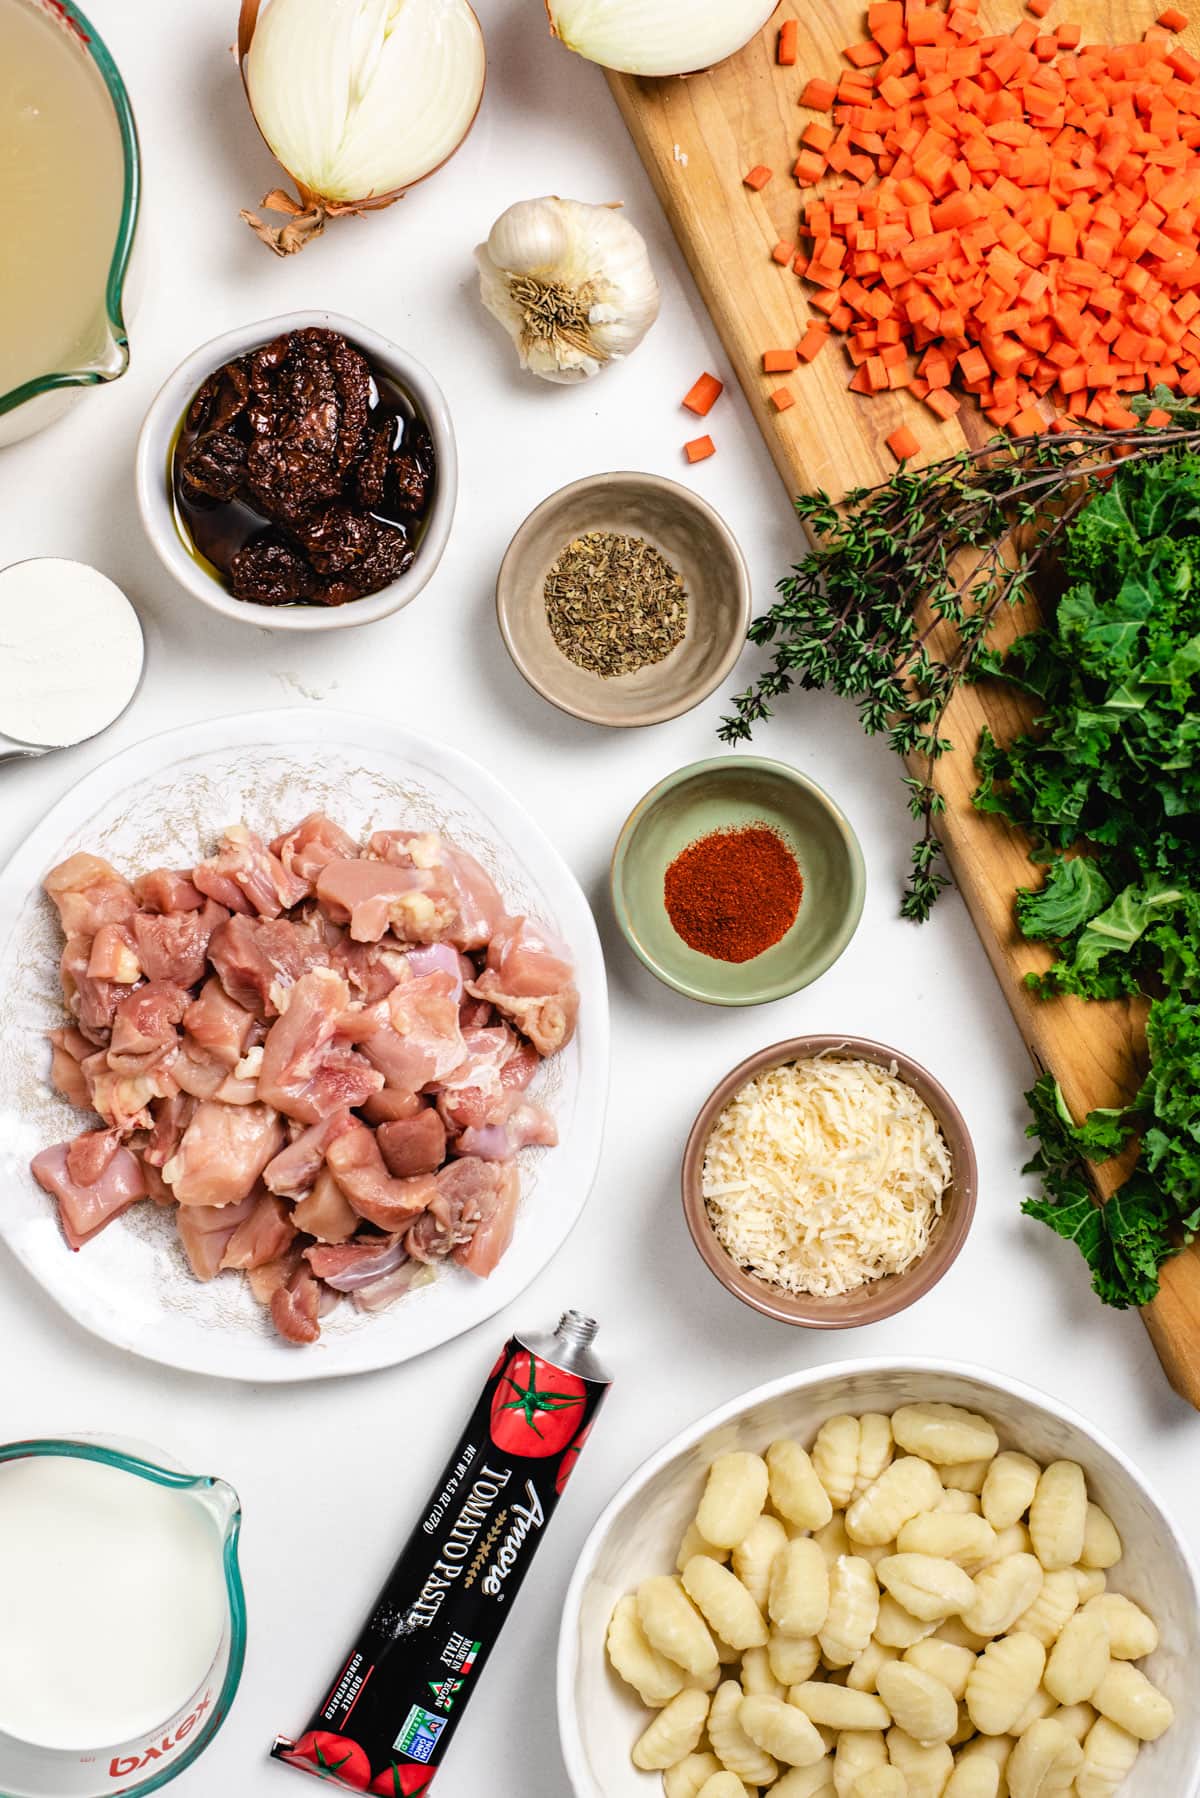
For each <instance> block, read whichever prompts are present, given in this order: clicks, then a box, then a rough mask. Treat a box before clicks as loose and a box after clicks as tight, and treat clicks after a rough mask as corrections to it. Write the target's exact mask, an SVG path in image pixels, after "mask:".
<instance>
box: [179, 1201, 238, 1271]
mask: <svg viewBox="0 0 1200 1798" xmlns="http://www.w3.org/2000/svg"><path fill="white" fill-rule="evenodd" d="M257 1205H258V1197H257V1194H255V1193H249V1194H248V1195H247V1197H246V1198H244V1199H242V1200H240V1201H239V1202H238V1204H236V1205H180V1206H179V1208H178V1210H177V1211H176V1213H175V1228H176V1229H177V1230H178V1232H179V1241H180V1243H181V1245H182V1247H183V1252H184V1254H185V1255H186V1256H187V1259H188V1266H189V1267H190V1268H191V1270H192V1272H193V1273H194V1274H195V1276H196V1278H197V1279H198V1280H215V1279H216V1277H217V1275H218V1274H219V1273H220V1271H221V1266H222V1263H223V1260H224V1255H225V1250H226V1249H227V1248H228V1247H229V1244H230V1242H231V1240H232V1239H233V1237H234V1235H235V1234H236V1232H237V1230H238V1227H239V1225H241V1224H243V1223H245V1222H246V1220H247V1218H249V1217H251V1216H253V1214H254V1210H255V1208H256V1206H257Z"/></svg>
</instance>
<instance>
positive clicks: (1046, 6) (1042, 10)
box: [1025, 0, 1054, 19]
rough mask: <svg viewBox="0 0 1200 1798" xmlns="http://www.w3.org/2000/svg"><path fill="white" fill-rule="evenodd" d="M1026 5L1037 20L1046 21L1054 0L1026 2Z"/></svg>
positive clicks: (1028, 0)
mask: <svg viewBox="0 0 1200 1798" xmlns="http://www.w3.org/2000/svg"><path fill="white" fill-rule="evenodd" d="M1025 4H1026V6H1027V7H1028V8H1029V10H1030V12H1031V13H1032V14H1033V16H1034V18H1035V19H1044V18H1045V16H1046V14H1047V13H1048V12H1049V11H1050V8H1051V7H1052V6H1053V5H1054V0H1025Z"/></svg>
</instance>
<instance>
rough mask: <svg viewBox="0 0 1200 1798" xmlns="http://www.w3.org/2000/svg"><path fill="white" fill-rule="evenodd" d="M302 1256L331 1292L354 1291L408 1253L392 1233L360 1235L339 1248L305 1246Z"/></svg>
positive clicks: (392, 1268) (398, 1263)
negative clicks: (306, 1247) (385, 1234)
mask: <svg viewBox="0 0 1200 1798" xmlns="http://www.w3.org/2000/svg"><path fill="white" fill-rule="evenodd" d="M304 1259H305V1260H306V1261H307V1262H308V1265H309V1266H310V1267H311V1268H312V1271H313V1273H314V1274H316V1275H317V1276H318V1278H320V1279H322V1280H324V1281H326V1282H327V1284H328V1285H330V1286H332V1287H333V1289H334V1291H335V1292H354V1291H355V1290H356V1289H357V1288H358V1287H359V1286H369V1285H370V1283H371V1281H372V1280H379V1279H382V1277H383V1276H384V1274H390V1273H393V1272H394V1271H395V1269H396V1268H398V1267H400V1266H401V1265H402V1264H403V1263H404V1262H405V1261H407V1260H408V1256H407V1255H406V1254H405V1252H404V1249H403V1247H402V1246H401V1239H400V1237H399V1236H398V1235H396V1236H360V1237H359V1238H358V1240H357V1241H356V1242H347V1243H344V1244H343V1245H342V1246H341V1247H340V1248H327V1247H325V1246H324V1245H319V1246H317V1247H316V1248H311V1249H305V1251H304Z"/></svg>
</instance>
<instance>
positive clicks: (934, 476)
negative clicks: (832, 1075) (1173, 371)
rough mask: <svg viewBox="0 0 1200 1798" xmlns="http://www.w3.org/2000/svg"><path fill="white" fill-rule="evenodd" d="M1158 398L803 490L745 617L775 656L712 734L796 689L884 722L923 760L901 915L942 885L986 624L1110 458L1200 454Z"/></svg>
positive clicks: (752, 720) (1182, 414)
mask: <svg viewBox="0 0 1200 1798" xmlns="http://www.w3.org/2000/svg"><path fill="white" fill-rule="evenodd" d="M1152 404H1154V405H1159V406H1162V407H1164V409H1166V410H1168V411H1170V412H1171V414H1172V423H1171V424H1170V425H1165V426H1162V427H1161V428H1158V429H1152V430H1147V429H1144V428H1141V427H1139V428H1137V429H1131V430H1126V431H1100V430H1091V429H1088V428H1084V429H1082V430H1081V431H1079V432H1078V433H1072V434H1069V435H1064V436H1059V437H1054V436H1046V437H1041V436H1034V437H1020V438H1015V439H1007V438H998V439H996V440H995V441H993V442H992V443H989V444H987V445H986V446H985V447H984V448H982V449H978V450H963V451H960V452H959V453H958V454H957V455H954V456H948V457H947V458H946V459H945V460H944V461H941V462H937V463H935V464H933V465H932V466H931V467H929V468H925V469H921V470H919V471H917V472H911V473H910V472H909V471H908V470H906V469H902V470H901V471H900V472H899V473H898V474H895V475H893V476H892V478H891V479H890V480H889V481H886V482H885V483H884V484H883V485H882V486H880V487H874V488H858V489H856V490H855V491H854V492H852V493H850V494H848V495H847V496H846V499H845V500H844V501H843V502H842V504H841V505H835V504H834V503H833V501H832V500H831V499H830V498H829V496H828V495H827V494H825V493H820V492H818V493H815V494H803V495H801V496H800V497H799V498H798V499H797V501H796V510H797V512H798V513H799V515H800V518H801V521H802V522H803V524H804V525H805V527H806V528H807V531H808V535H809V538H810V541H811V542H812V543H813V544H814V547H813V549H812V550H811V551H810V553H809V554H808V555H807V556H806V557H805V558H804V560H803V561H802V562H799V563H798V564H797V565H796V566H795V567H794V568H793V570H792V573H791V574H790V575H789V576H788V577H787V578H786V579H784V580H782V581H780V582H779V593H780V598H779V599H778V600H777V601H776V602H775V604H774V605H773V606H772V607H771V609H770V611H768V612H767V613H765V614H764V616H763V617H761V618H758V619H756V620H755V621H754V623H753V624H752V625H751V627H750V640H751V642H753V643H756V644H759V645H762V646H766V645H768V644H773V645H774V646H775V653H774V656H773V659H772V663H771V666H770V667H769V668H767V669H766V670H765V671H764V672H763V673H762V674H761V675H760V676H759V677H758V679H757V680H756V681H755V682H754V684H753V685H752V686H751V687H749V688H747V690H746V691H745V692H744V693H741V694H739V695H738V696H737V698H736V699H735V701H734V709H733V711H732V713H731V714H730V716H728V717H727V718H725V719H724V721H723V722H722V725H721V728H720V735H721V737H722V739H723V740H724V741H725V742H727V743H736V742H742V741H745V740H746V739H748V738H749V737H750V736H751V735H752V734H753V731H754V727H755V726H756V725H757V724H760V723H763V722H765V721H766V720H767V719H768V718H770V716H771V714H772V710H773V706H774V702H775V701H776V700H777V699H779V698H780V697H781V696H782V695H783V694H785V693H788V692H790V691H791V689H792V688H793V687H800V688H802V689H807V690H810V691H812V690H815V689H820V688H829V689H831V690H832V691H833V692H835V693H838V694H840V695H842V696H843V697H844V698H848V699H853V700H854V701H855V703H856V705H857V706H858V712H859V718H860V720H861V722H862V726H863V729H864V730H865V731H866V732H867V733H868V735H871V736H875V735H878V734H880V733H886V734H887V737H888V741H889V743H890V745H891V747H892V748H893V749H894V750H895V751H896V752H897V754H899V755H901V756H903V757H905V758H906V759H907V760H908V763H909V767H910V769H915V770H916V771H915V772H910V773H909V775H908V776H907V777H906V778H905V783H904V784H905V786H906V787H907V789H908V802H909V806H910V809H911V811H912V814H913V817H914V818H915V819H916V821H917V822H918V824H920V825H921V835H920V837H919V839H918V841H917V842H916V844H915V845H914V848H913V852H912V866H911V870H910V874H909V879H908V886H907V889H906V891H905V894H904V899H903V902H902V905H901V911H902V913H903V915H904V916H905V917H907V918H911V919H914V920H917V921H921V920H924V919H925V918H927V917H928V916H929V912H930V910H931V908H932V906H933V904H934V901H935V900H936V898H937V896H938V893H939V892H940V890H941V889H942V887H944V886H945V885H946V884H947V877H946V875H945V874H944V873H943V872H942V869H941V865H940V863H941V846H940V843H939V841H938V838H937V833H936V821H937V819H938V817H939V816H940V815H941V813H942V811H943V810H944V801H943V799H942V797H941V795H940V794H939V793H938V791H937V788H936V786H935V784H934V781H935V770H936V764H937V762H938V760H939V759H940V758H941V757H942V756H943V755H945V754H946V753H947V752H948V751H949V750H951V749H953V747H954V745H953V743H951V742H950V741H949V740H948V739H947V738H946V737H945V736H944V735H943V734H942V727H943V720H944V718H945V714H946V708H947V706H948V705H949V703H950V701H951V699H952V698H953V696H954V694H955V692H956V691H957V689H958V688H959V687H960V686H961V685H962V684H963V683H964V682H967V681H971V680H973V679H975V678H977V676H978V675H979V673H980V672H981V671H982V670H981V664H980V652H981V651H982V649H983V648H984V645H985V643H986V642H987V638H988V635H989V633H990V631H991V628H992V626H993V624H994V623H995V622H996V620H997V618H998V617H999V615H1000V614H1001V612H1002V611H1004V610H1006V609H1008V608H1010V607H1012V606H1015V605H1017V604H1019V603H1020V602H1021V601H1022V600H1023V599H1025V598H1026V597H1027V595H1028V593H1029V589H1030V583H1031V580H1032V579H1033V576H1034V574H1035V573H1036V571H1037V570H1038V568H1039V567H1040V566H1041V565H1042V564H1044V563H1045V562H1046V560H1047V558H1048V556H1049V555H1050V553H1051V552H1052V550H1053V549H1054V547H1055V544H1056V543H1057V542H1058V540H1059V538H1060V537H1061V535H1062V533H1063V531H1064V530H1065V529H1066V527H1067V526H1068V524H1069V523H1070V522H1071V520H1072V519H1073V518H1074V517H1075V516H1076V514H1077V513H1078V512H1079V510H1080V509H1081V507H1083V506H1084V505H1086V504H1087V502H1088V500H1090V499H1091V498H1092V497H1093V496H1094V493H1095V489H1096V486H1097V483H1099V482H1101V481H1103V480H1104V479H1106V478H1107V475H1108V473H1109V471H1110V470H1111V467H1112V464H1113V462H1114V460H1116V459H1118V458H1121V459H1123V460H1124V461H1126V462H1130V461H1144V460H1147V459H1149V458H1152V457H1156V456H1161V455H1164V454H1165V453H1167V452H1168V451H1178V450H1181V449H1193V450H1194V449H1200V424H1198V423H1197V412H1196V410H1195V408H1194V406H1193V403H1192V402H1191V401H1186V400H1185V401H1180V400H1177V399H1175V398H1174V396H1173V395H1171V394H1169V393H1166V392H1164V391H1163V390H1161V389H1160V390H1159V392H1158V393H1156V394H1155V395H1154V396H1153V398H1152V399H1143V400H1142V401H1140V402H1135V409H1136V410H1139V411H1141V412H1143V413H1144V412H1145V411H1147V410H1148V409H1149V407H1150V406H1151V405H1152ZM969 747H970V748H971V750H972V751H973V749H974V745H973V744H972V745H970V746H969Z"/></svg>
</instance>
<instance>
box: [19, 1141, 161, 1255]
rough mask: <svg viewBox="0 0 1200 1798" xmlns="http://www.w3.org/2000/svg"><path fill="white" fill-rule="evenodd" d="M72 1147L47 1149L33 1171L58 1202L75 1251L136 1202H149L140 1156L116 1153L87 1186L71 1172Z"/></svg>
mask: <svg viewBox="0 0 1200 1798" xmlns="http://www.w3.org/2000/svg"><path fill="white" fill-rule="evenodd" d="M88 1134H89V1135H91V1134H98V1133H95V1132H88ZM72 1147H73V1145H72V1144H71V1143H65V1142H60V1143H56V1144H55V1145H54V1147H53V1148H51V1149H43V1150H42V1151H41V1153H40V1154H38V1155H35V1156H34V1158H33V1160H32V1162H31V1163H30V1167H31V1168H32V1170H33V1177H34V1179H35V1180H36V1181H37V1183H38V1185H39V1186H41V1187H43V1188H44V1190H45V1191H46V1192H48V1193H49V1194H50V1195H51V1197H52V1198H54V1199H57V1200H58V1216H59V1221H60V1223H61V1224H62V1229H63V1235H64V1236H65V1237H66V1239H67V1241H68V1243H69V1244H70V1245H71V1247H72V1248H73V1249H81V1248H82V1247H83V1245H84V1243H85V1242H89V1241H90V1240H91V1238H92V1237H93V1236H95V1235H96V1234H97V1233H98V1232H99V1231H100V1230H103V1228H104V1226H105V1224H111V1223H112V1220H113V1218H114V1217H119V1216H120V1214H121V1213H122V1211H124V1210H126V1209H127V1208H128V1207H129V1206H130V1205H132V1204H133V1203H134V1201H135V1200H136V1199H144V1198H145V1196H146V1181H145V1177H144V1175H143V1173H142V1169H141V1164H140V1163H139V1161H138V1159H137V1156H136V1155H134V1154H132V1153H131V1152H130V1150H129V1149H126V1148H117V1149H114V1150H113V1152H112V1154H111V1155H109V1156H108V1157H107V1159H106V1160H105V1163H104V1167H103V1169H102V1171H101V1172H100V1173H99V1175H98V1176H97V1178H96V1179H95V1180H93V1181H91V1182H87V1183H85V1182H83V1181H81V1180H79V1179H76V1178H74V1177H73V1176H72V1173H71V1168H70V1159H69V1158H70V1152H71V1149H72Z"/></svg>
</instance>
